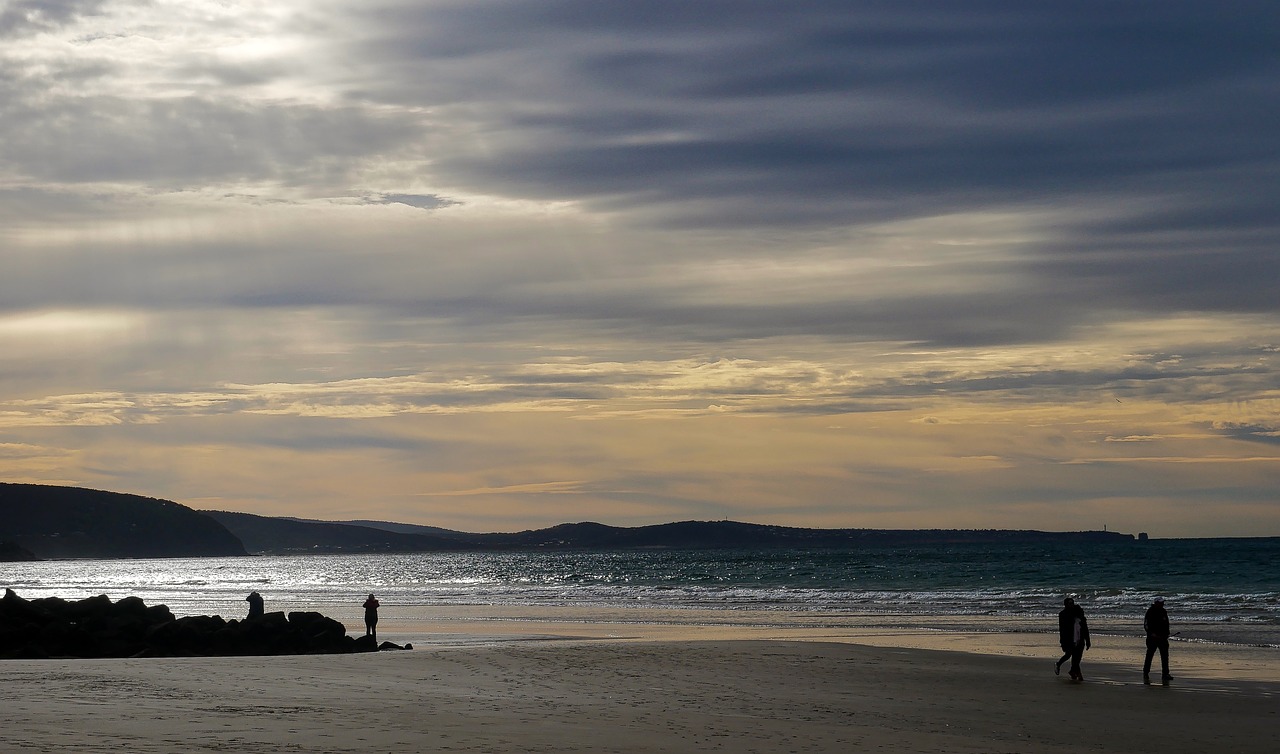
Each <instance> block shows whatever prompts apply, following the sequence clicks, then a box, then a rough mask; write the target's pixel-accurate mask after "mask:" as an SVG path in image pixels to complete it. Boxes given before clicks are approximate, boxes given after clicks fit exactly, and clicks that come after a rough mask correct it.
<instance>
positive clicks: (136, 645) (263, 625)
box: [0, 589, 412, 659]
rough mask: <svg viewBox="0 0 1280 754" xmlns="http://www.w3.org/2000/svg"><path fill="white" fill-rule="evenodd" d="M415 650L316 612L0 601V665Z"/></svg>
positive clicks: (8, 593) (104, 600) (132, 601)
mask: <svg viewBox="0 0 1280 754" xmlns="http://www.w3.org/2000/svg"><path fill="white" fill-rule="evenodd" d="M388 649H412V645H408V644H406V645H404V646H400V645H397V644H393V643H391V642H382V643H381V644H378V643H377V642H376V641H375V640H374V639H373V638H372V637H369V636H362V637H360V638H358V639H357V638H353V637H351V636H348V635H347V629H346V626H344V625H343V624H342V623H340V622H339V621H336V620H334V619H333V618H329V617H326V616H324V615H322V614H320V613H316V612H292V613H288V614H287V615H286V614H285V613H283V612H275V613H267V614H265V615H262V616H258V617H254V618H247V619H245V620H236V619H231V620H225V619H223V618H222V617H221V616H218V615H189V616H184V617H182V618H175V617H174V615H173V613H171V612H169V608H168V607H166V606H165V605H151V606H148V605H147V604H145V603H144V602H143V601H142V599H140V598H138V597H125V598H123V599H121V600H118V601H116V602H112V601H111V600H110V599H109V598H108V597H106V596H105V595H103V596H98V597H89V598H87V599H82V600H74V601H69V600H64V599H61V598H58V597H45V598H41V599H33V600H27V599H23V598H22V597H19V596H18V595H17V594H16V593H15V592H14V591H13V590H12V589H6V590H5V594H4V598H3V599H0V659H52V658H96V657H218V656H237V655H241V656H242V655H302V654H346V653H350V652H373V651H377V650H388Z"/></svg>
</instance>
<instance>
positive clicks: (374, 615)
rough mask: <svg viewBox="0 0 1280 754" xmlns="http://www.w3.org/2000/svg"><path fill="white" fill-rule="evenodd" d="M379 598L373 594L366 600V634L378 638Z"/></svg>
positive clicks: (375, 639)
mask: <svg viewBox="0 0 1280 754" xmlns="http://www.w3.org/2000/svg"><path fill="white" fill-rule="evenodd" d="M379 604H380V603H379V602H378V600H376V599H374V596H373V595H372V594H370V595H369V599H367V600H365V601H364V635H365V636H372V637H373V640H374V641H377V640H378V605H379Z"/></svg>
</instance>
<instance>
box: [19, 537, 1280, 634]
mask: <svg viewBox="0 0 1280 754" xmlns="http://www.w3.org/2000/svg"><path fill="white" fill-rule="evenodd" d="M1278 561H1280V538H1258V539H1172V540H1151V541H1146V542H1118V543H1086V544H1080V543H1051V544H1027V545H1009V544H1001V545H976V544H959V545H952V546H928V547H925V546H921V547H883V548H862V549H857V550H779V549H764V550H625V551H611V552H586V551H567V552H561V551H552V552H471V553H413V554H382V555H378V554H362V555H290V556H259V557H240V558H172V559H151V560H72V561H44V562H35V563H2V564H0V587H9V588H12V589H13V590H14V591H16V592H18V594H20V595H21V596H23V597H26V598H29V599H30V598H36V597H48V596H58V597H62V598H65V599H79V598H83V597H88V596H93V595H98V594H106V595H108V596H109V597H111V598H112V599H119V598H121V597H125V596H129V595H136V596H138V597H141V598H142V599H144V600H145V601H146V602H147V604H158V603H163V604H167V605H168V606H169V607H170V609H171V610H172V611H173V612H174V613H175V614H176V615H180V616H181V615H191V614H219V615H223V616H226V617H233V616H238V615H240V614H242V613H243V612H244V610H245V606H244V596H245V595H246V594H247V593H248V592H250V591H258V592H261V593H262V594H263V595H264V596H265V597H266V598H267V600H268V603H269V605H272V606H274V609H323V608H324V607H326V606H332V605H346V604H351V603H353V601H354V602H356V603H358V602H359V601H360V600H361V599H362V598H363V595H365V594H367V593H369V592H375V593H377V594H378V598H379V599H380V600H381V601H382V603H383V604H384V605H386V606H392V605H413V606H426V607H430V606H433V605H437V606H440V605H512V606H520V605H524V606H566V607H593V608H661V609H668V610H684V609H689V610H691V609H697V610H702V611H719V612H720V614H722V615H724V616H725V619H726V620H731V619H732V617H733V616H734V615H743V614H744V611H751V612H752V615H753V618H755V619H759V618H760V616H761V615H773V614H776V615H778V616H783V615H796V614H800V615H805V616H810V617H809V619H808V620H807V625H814V622H813V616H825V617H827V618H830V619H832V620H837V619H839V618H840V617H842V616H876V617H877V618H878V619H879V620H880V621H881V622H882V623H884V622H886V621H887V622H889V623H892V624H895V625H902V626H911V625H916V624H919V623H920V622H921V620H922V619H923V618H925V617H928V618H930V619H931V623H930V624H929V625H931V626H934V627H936V626H938V625H944V626H945V625H946V624H945V622H944V623H943V624H939V623H938V620H937V619H938V618H940V617H941V618H944V619H946V618H952V619H954V620H955V621H956V623H955V625H956V626H963V627H965V628H967V629H973V628H975V627H977V628H979V629H981V628H982V627H983V626H989V627H990V628H992V630H999V626H1001V625H1004V626H1007V625H1008V622H1009V620H1011V619H1012V620H1013V621H1014V622H1015V623H1016V622H1019V621H1021V622H1022V623H1023V624H1025V625H1029V626H1045V627H1046V628H1045V630H1046V631H1055V630H1056V620H1055V616H1056V613H1057V611H1058V610H1059V609H1060V607H1061V602H1062V598H1063V597H1064V596H1065V595H1074V596H1075V598H1076V601H1077V602H1078V603H1079V604H1081V605H1082V606H1084V608H1085V610H1086V611H1087V613H1088V615H1089V616H1090V620H1091V622H1092V623H1093V624H1094V626H1095V627H1096V626H1099V625H1108V624H1109V625H1112V626H1122V627H1124V630H1127V631H1139V632H1140V630H1141V616H1142V613H1143V611H1144V610H1145V609H1146V607H1147V605H1149V604H1150V602H1151V601H1152V599H1153V598H1154V597H1156V596H1163V597H1165V599H1166V600H1167V604H1168V606H1169V609H1170V614H1171V615H1172V616H1173V618H1174V622H1175V624H1176V627H1179V628H1182V629H1183V630H1184V635H1185V636H1186V637H1189V638H1192V639H1193V640H1201V641H1220V642H1227V643H1241V644H1252V645H1259V646H1275V647H1280V565H1277V562H1278ZM778 620H779V621H780V622H784V623H785V618H782V617H780V618H779V619H778ZM1095 630H1096V628H1095Z"/></svg>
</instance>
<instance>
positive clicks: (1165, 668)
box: [1147, 639, 1173, 681]
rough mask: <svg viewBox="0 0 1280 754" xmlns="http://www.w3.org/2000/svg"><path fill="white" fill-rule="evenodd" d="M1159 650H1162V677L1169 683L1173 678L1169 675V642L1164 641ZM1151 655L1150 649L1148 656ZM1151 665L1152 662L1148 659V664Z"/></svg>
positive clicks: (1161, 642)
mask: <svg viewBox="0 0 1280 754" xmlns="http://www.w3.org/2000/svg"><path fill="white" fill-rule="evenodd" d="M1159 649H1160V677H1161V678H1163V679H1164V680H1166V681H1167V680H1169V679H1170V678H1172V677H1173V676H1171V675H1169V640H1168V639H1162V640H1161V641H1160V646H1159ZM1150 653H1151V650H1149V649H1148V650H1147V654H1150ZM1150 663H1151V660H1150V659H1148V660H1147V664H1150Z"/></svg>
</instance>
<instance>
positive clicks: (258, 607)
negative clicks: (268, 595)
mask: <svg viewBox="0 0 1280 754" xmlns="http://www.w3.org/2000/svg"><path fill="white" fill-rule="evenodd" d="M244 599H245V601H246V602H248V603H249V617H250V618H261V617H262V616H263V615H265V614H266V612H265V610H264V609H263V604H262V595H261V594H258V593H257V592H250V593H249V596H248V597H245V598H244Z"/></svg>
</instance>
